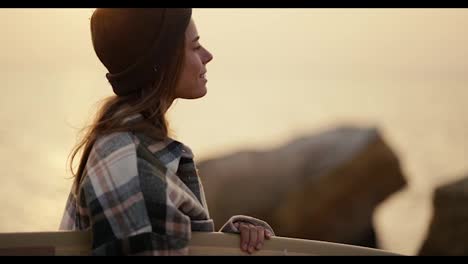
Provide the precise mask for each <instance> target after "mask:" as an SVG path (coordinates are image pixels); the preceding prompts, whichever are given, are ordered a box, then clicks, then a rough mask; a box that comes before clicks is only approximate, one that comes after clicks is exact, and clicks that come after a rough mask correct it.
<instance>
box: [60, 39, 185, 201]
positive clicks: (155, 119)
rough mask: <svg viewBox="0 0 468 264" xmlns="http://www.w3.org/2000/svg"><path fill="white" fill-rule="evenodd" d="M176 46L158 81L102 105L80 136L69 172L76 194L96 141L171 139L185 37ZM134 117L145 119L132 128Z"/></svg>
mask: <svg viewBox="0 0 468 264" xmlns="http://www.w3.org/2000/svg"><path fill="white" fill-rule="evenodd" d="M175 45H176V53H175V56H174V57H172V58H171V59H170V60H168V64H167V65H165V67H164V69H161V71H160V72H158V74H159V78H157V80H156V81H154V83H151V84H148V85H147V86H145V87H144V88H143V89H141V90H140V91H138V92H136V93H134V94H131V95H128V96H116V95H113V96H110V97H108V98H105V99H104V100H103V101H102V102H101V106H100V107H99V110H98V111H97V113H96V115H95V117H94V120H93V121H92V123H91V124H90V125H88V126H85V127H84V128H83V129H82V130H81V132H80V134H83V136H82V138H81V140H79V142H78V143H77V144H76V145H75V146H74V148H73V149H72V151H71V153H70V155H69V168H70V171H71V173H72V175H73V177H74V186H75V188H74V190H73V191H74V193H75V194H77V193H78V190H79V185H80V183H81V181H82V180H83V176H84V173H85V168H86V163H87V160H88V157H89V154H90V152H91V150H92V147H93V145H94V143H95V142H96V140H97V138H98V137H100V136H103V135H108V134H111V133H115V132H126V131H134V132H143V133H145V135H147V136H149V137H151V138H153V139H155V140H162V139H164V138H166V137H167V136H168V131H169V129H168V122H167V120H166V115H165V113H166V111H167V109H168V108H169V107H170V104H171V103H172V100H173V99H174V90H175V86H176V84H177V81H178V79H179V76H180V73H181V71H182V67H183V61H184V57H185V36H183V37H182V38H181V39H180V41H179V42H178V43H175ZM135 114H141V115H142V116H143V117H144V118H143V119H142V120H138V121H137V122H132V123H131V124H128V123H127V124H126V123H125V122H124V120H125V119H126V118H128V117H130V116H133V115H135ZM78 153H81V155H80V161H79V165H78V170H77V171H76V172H75V171H74V170H73V163H74V160H75V158H76V157H77V155H78Z"/></svg>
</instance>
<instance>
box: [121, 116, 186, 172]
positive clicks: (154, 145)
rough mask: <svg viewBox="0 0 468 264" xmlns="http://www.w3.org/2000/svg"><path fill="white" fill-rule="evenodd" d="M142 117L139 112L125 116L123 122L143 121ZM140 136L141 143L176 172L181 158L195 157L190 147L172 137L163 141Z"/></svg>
mask: <svg viewBox="0 0 468 264" xmlns="http://www.w3.org/2000/svg"><path fill="white" fill-rule="evenodd" d="M142 119H144V116H143V115H142V114H141V113H137V114H134V115H132V116H129V117H127V118H125V119H124V120H123V123H124V124H129V123H130V124H131V123H133V122H138V121H141V120H142ZM138 138H139V140H140V141H141V142H140V143H143V145H145V146H146V147H147V148H148V150H149V151H151V153H153V155H155V156H156V157H157V158H158V159H159V160H161V161H162V162H163V163H164V165H166V167H168V168H169V169H171V170H174V172H177V170H178V167H179V163H180V159H181V158H187V159H193V158H194V155H193V152H192V150H191V149H190V147H188V146H186V145H185V144H183V143H182V142H180V141H178V140H175V139H173V138H171V137H166V138H165V139H164V140H162V141H155V140H154V139H152V138H150V137H148V136H146V135H141V134H140V135H139V136H138Z"/></svg>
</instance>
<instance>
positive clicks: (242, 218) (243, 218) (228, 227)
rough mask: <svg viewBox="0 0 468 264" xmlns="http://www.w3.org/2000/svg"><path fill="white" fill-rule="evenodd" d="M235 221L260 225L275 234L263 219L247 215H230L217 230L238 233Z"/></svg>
mask: <svg viewBox="0 0 468 264" xmlns="http://www.w3.org/2000/svg"><path fill="white" fill-rule="evenodd" d="M236 222H243V223H249V224H252V225H254V226H261V227H263V228H265V229H266V230H268V231H269V232H270V234H271V235H273V236H274V235H275V232H274V230H273V228H272V227H271V226H270V225H269V224H268V223H267V222H265V221H263V220H260V219H257V218H254V217H251V216H247V215H235V216H232V217H231V218H230V219H229V220H228V221H227V222H226V223H225V224H224V225H223V226H222V227H221V228H220V230H219V232H223V233H240V231H239V229H238V228H237V227H236V226H235V225H234V224H235V223H236Z"/></svg>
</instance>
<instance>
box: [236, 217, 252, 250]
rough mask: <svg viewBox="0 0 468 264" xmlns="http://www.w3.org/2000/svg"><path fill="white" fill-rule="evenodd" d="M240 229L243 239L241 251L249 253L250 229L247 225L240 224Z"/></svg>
mask: <svg viewBox="0 0 468 264" xmlns="http://www.w3.org/2000/svg"><path fill="white" fill-rule="evenodd" d="M238 228H239V231H240V237H241V241H240V243H241V249H242V250H243V251H247V249H248V245H249V240H250V229H249V226H248V225H247V224H244V223H240V224H238Z"/></svg>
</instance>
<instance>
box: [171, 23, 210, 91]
mask: <svg viewBox="0 0 468 264" xmlns="http://www.w3.org/2000/svg"><path fill="white" fill-rule="evenodd" d="M212 59H213V55H211V53H210V52H209V51H208V50H206V49H205V48H204V47H202V46H201V45H200V37H199V35H198V32H197V28H196V26H195V23H194V22H193V19H191V20H190V23H189V25H188V27H187V30H186V31H185V60H184V62H183V66H182V72H181V75H180V78H179V80H178V82H177V85H176V89H175V98H182V99H196V98H201V97H203V96H205V94H206V92H207V91H206V83H207V79H206V64H207V63H208V62H210V61H211V60H212Z"/></svg>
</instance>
